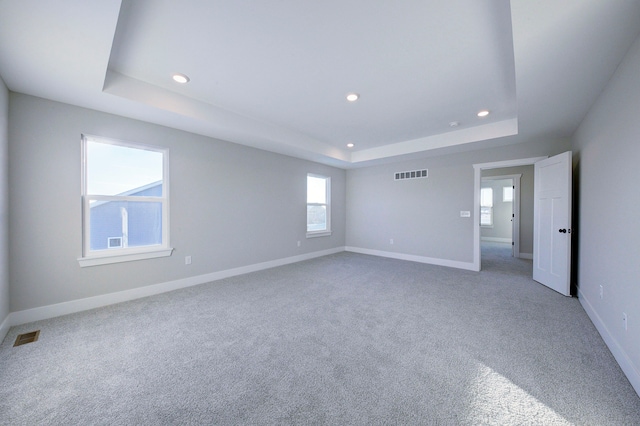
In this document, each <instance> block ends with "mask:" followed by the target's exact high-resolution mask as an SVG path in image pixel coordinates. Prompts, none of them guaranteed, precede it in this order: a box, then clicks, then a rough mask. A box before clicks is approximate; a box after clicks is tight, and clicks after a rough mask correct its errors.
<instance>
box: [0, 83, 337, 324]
mask: <svg viewBox="0 0 640 426" xmlns="http://www.w3.org/2000/svg"><path fill="white" fill-rule="evenodd" d="M9 108H10V113H9V115H10V125H9V159H10V166H9V182H10V191H9V207H10V212H9V214H10V217H9V220H10V223H11V229H10V244H11V253H10V265H11V268H10V273H11V280H10V282H11V306H10V308H11V311H12V312H13V311H20V310H24V309H29V308H34V307H40V306H46V305H50V304H55V303H59V302H65V301H71V300H75V299H80V298H85V297H90V296H96V295H102V294H106V293H111V292H117V291H122V290H128V289H132V288H135V287H142V286H146V285H151V284H157V283H163V282H168V281H172V280H176V279H181V278H186V277H191V276H198V275H202V274H207V273H212V272H216V271H223V270H227V269H231V268H236V267H242V266H247V265H252V264H256V263H260V262H265V261H270V260H277V259H283V258H287V257H291V256H296V255H301V254H305V253H311V252H315V251H320V250H326V249H331V248H336V247H343V246H344V245H345V172H344V170H341V169H336V168H332V167H328V166H323V165H320V164H316V163H312V162H308V161H303V160H299V159H294V158H291V157H286V156H283V155H278V154H273V153H269V152H265V151H260V150H257V149H253V148H248V147H244V146H241V145H237V144H232V143H228V142H223V141H218V140H214V139H211V138H207V137H203V136H198V135H195V134H191V133H186V132H182V131H178V130H174V129H169V128H165V127H161V126H157V125H153V124H149V123H144V122H140V121H135V120H131V119H126V118H123V117H119V116H115V115H109V114H105V113H101V112H97V111H93V110H88V109H83V108H79V107H75V106H70V105H66V104H62V103H57V102H52V101H47V100H44V99H39V98H34V97H31V96H27V95H21V94H15V93H11V96H10V104H9ZM81 133H88V134H93V135H99V136H105V137H110V138H116V139H121V140H127V141H132V142H138V143H144V144H150V145H157V146H161V147H165V148H169V151H170V152H169V159H170V179H171V181H170V197H171V200H170V217H171V234H170V242H171V246H172V247H174V248H175V251H174V253H173V255H172V256H171V257H168V258H159V259H150V260H144V261H136V262H127V263H119V264H112V265H103V266H94V267H88V268H80V267H79V265H78V262H77V258H78V257H80V255H81V253H82V250H81V249H82V247H81V244H82V237H81V204H80V134H81ZM308 172H311V173H317V174H322V175H328V176H331V178H332V182H331V184H332V197H331V200H332V213H333V214H332V228H333V231H334V232H333V235H332V236H330V237H319V238H312V239H306V238H305V235H306V176H307V173H308ZM297 241H301V243H302V245H301V247H298V246H297ZM185 255H191V256H192V259H193V263H192V264H191V265H189V266H187V265H185V264H184V256H185Z"/></svg>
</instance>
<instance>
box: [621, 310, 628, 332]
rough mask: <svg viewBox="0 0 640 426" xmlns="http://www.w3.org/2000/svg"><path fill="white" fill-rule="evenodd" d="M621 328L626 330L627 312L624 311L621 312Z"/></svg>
mask: <svg viewBox="0 0 640 426" xmlns="http://www.w3.org/2000/svg"><path fill="white" fill-rule="evenodd" d="M622 328H624V331H627V314H625V313H624V312H623V313H622Z"/></svg>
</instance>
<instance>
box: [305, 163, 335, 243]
mask: <svg viewBox="0 0 640 426" xmlns="http://www.w3.org/2000/svg"><path fill="white" fill-rule="evenodd" d="M325 235H331V178H330V177H327V176H320V175H314V174H308V175H307V237H320V236H325Z"/></svg>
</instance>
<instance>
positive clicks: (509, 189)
mask: <svg viewBox="0 0 640 426" xmlns="http://www.w3.org/2000/svg"><path fill="white" fill-rule="evenodd" d="M502 202H503V203H512V202H513V186H504V187H502Z"/></svg>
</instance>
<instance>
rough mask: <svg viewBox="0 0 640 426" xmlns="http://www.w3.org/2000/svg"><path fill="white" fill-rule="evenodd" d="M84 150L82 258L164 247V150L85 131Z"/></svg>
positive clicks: (165, 197) (125, 253) (166, 200)
mask: <svg viewBox="0 0 640 426" xmlns="http://www.w3.org/2000/svg"><path fill="white" fill-rule="evenodd" d="M83 152H84V164H83V194H82V198H83V211H84V213H83V236H84V241H83V258H91V257H99V256H107V257H114V256H116V255H127V254H131V253H135V254H136V255H139V254H140V253H141V252H144V251H145V250H147V251H154V250H158V249H159V248H160V249H162V248H165V249H168V235H169V230H168V226H169V225H168V194H167V193H168V191H167V189H168V185H167V181H166V179H167V170H166V167H167V166H166V165H167V164H168V161H167V158H166V156H167V152H166V150H162V149H158V148H154V147H148V146H142V145H135V144H130V143H123V142H118V141H111V140H109V139H105V138H97V137H88V136H84V137H83ZM167 255H168V254H167ZM150 257H155V256H150ZM114 258H115V257H114ZM137 258H141V257H140V256H138V257H137ZM143 258H145V257H143ZM129 260H130V259H129ZM113 261H124V260H118V259H116V260H113ZM103 263H111V261H105V262H103ZM81 264H82V263H81Z"/></svg>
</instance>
